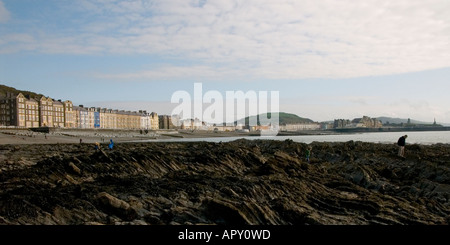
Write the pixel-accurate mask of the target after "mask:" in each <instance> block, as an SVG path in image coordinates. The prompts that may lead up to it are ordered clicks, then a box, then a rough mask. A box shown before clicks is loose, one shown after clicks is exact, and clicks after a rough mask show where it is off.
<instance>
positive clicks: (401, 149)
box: [397, 135, 408, 158]
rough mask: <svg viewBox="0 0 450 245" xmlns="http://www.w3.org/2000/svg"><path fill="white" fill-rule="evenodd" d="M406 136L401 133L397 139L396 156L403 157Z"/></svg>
mask: <svg viewBox="0 0 450 245" xmlns="http://www.w3.org/2000/svg"><path fill="white" fill-rule="evenodd" d="M406 138H408V135H403V136H402V137H400V138H399V139H398V141H397V145H398V156H399V157H402V158H405V145H406Z"/></svg>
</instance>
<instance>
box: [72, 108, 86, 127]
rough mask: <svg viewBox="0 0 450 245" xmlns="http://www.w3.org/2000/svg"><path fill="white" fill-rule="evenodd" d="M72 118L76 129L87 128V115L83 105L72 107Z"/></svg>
mask: <svg viewBox="0 0 450 245" xmlns="http://www.w3.org/2000/svg"><path fill="white" fill-rule="evenodd" d="M73 111H74V117H75V127H76V128H89V113H88V110H87V108H85V107H84V106H83V105H80V106H74V107H73Z"/></svg>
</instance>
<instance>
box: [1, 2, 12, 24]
mask: <svg viewBox="0 0 450 245" xmlns="http://www.w3.org/2000/svg"><path fill="white" fill-rule="evenodd" d="M10 16H11V14H10V13H9V11H8V10H7V9H6V8H5V5H4V4H3V2H2V1H0V23H5V22H7V21H8V20H9V18H10Z"/></svg>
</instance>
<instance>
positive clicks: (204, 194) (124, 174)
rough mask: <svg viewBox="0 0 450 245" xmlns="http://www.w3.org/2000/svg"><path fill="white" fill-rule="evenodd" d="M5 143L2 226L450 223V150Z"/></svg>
mask: <svg viewBox="0 0 450 245" xmlns="http://www.w3.org/2000/svg"><path fill="white" fill-rule="evenodd" d="M310 145H311V146H312V149H313V150H312V157H311V161H310V163H307V162H306V161H305V159H304V157H303V156H304V152H305V150H306V147H307V145H306V144H302V143H295V142H293V141H291V140H286V141H271V140H254V141H248V140H237V141H233V142H229V143H207V142H195V143H194V142H191V143H123V144H117V146H115V148H114V150H108V149H107V148H106V145H103V146H102V150H98V151H97V150H95V149H94V146H93V145H89V144H83V145H78V144H77V145H75V144H74V145H71V144H68V145H61V144H60V145H20V146H13V145H2V146H0V152H1V153H2V155H3V157H2V158H1V159H0V160H1V161H0V185H1V186H0V197H1V198H0V223H3V224H62V225H68V224H70V225H72V224H131V225H141V224H158V225H174V224H226V225H239V224H249V225H291V224H292V225H302V224H311V225H317V224H364V225H365V224H383V225H391V224H426V225H435V224H448V222H449V221H450V202H449V199H450V173H449V168H450V146H449V145H431V146H426V145H409V146H408V147H407V159H406V160H403V159H399V158H397V156H396V147H395V145H387V144H374V143H363V142H353V141H350V142H345V143H317V142H314V143H312V144H310Z"/></svg>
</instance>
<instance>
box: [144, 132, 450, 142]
mask: <svg viewBox="0 0 450 245" xmlns="http://www.w3.org/2000/svg"><path fill="white" fill-rule="evenodd" d="M403 135H408V138H407V139H406V143H407V144H422V145H433V144H450V131H420V132H412V131H408V132H373V133H351V134H337V135H296V136H272V137H269V136H266V137H263V136H241V137H211V138H173V139H154V140H146V142H201V141H206V142H216V143H219V142H230V141H234V140H238V139H248V140H280V141H284V140H287V139H290V140H292V141H295V142H300V143H306V144H310V143H312V142H348V141H362V142H371V143H382V144H393V143H397V140H398V138H400V137H401V136H403ZM140 142H142V141H140Z"/></svg>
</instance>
